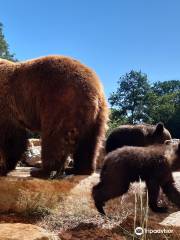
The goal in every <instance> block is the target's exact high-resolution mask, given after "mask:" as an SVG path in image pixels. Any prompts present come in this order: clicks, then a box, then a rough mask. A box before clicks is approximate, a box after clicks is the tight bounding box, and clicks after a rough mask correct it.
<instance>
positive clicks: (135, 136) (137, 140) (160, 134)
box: [105, 123, 171, 153]
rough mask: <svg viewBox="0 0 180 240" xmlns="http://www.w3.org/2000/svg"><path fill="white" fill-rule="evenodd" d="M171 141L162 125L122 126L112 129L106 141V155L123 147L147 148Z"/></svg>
mask: <svg viewBox="0 0 180 240" xmlns="http://www.w3.org/2000/svg"><path fill="white" fill-rule="evenodd" d="M169 139H171V134H170V132H169V131H168V130H167V129H166V128H165V127H164V125H163V123H158V124H157V125H156V126H154V125H150V124H138V125H124V126H120V127H118V128H116V129H114V130H113V131H112V132H111V133H110V135H109V137H108V138H107V140H106V146H105V149H106V153H109V152H111V151H113V150H115V149H117V148H120V147H123V146H142V147H143V146H148V145H153V144H162V143H164V141H165V140H169Z"/></svg>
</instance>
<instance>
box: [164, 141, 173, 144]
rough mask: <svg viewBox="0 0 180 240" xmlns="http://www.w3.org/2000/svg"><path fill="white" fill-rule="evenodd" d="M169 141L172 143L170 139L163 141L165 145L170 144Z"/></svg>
mask: <svg viewBox="0 0 180 240" xmlns="http://www.w3.org/2000/svg"><path fill="white" fill-rule="evenodd" d="M171 143H172V141H171V140H166V141H165V142H164V144H166V145H170V144H171Z"/></svg>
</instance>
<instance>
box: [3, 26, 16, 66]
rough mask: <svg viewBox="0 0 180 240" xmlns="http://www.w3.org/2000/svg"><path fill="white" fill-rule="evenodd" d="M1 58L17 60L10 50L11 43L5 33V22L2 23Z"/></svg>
mask: <svg viewBox="0 0 180 240" xmlns="http://www.w3.org/2000/svg"><path fill="white" fill-rule="evenodd" d="M0 58H4V59H7V60H11V61H16V59H15V58H14V54H11V53H10V51H9V45H8V43H7V41H6V39H5V37H4V34H3V24H2V23H0Z"/></svg>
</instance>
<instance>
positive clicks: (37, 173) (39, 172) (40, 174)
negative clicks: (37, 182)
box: [30, 168, 50, 179]
mask: <svg viewBox="0 0 180 240" xmlns="http://www.w3.org/2000/svg"><path fill="white" fill-rule="evenodd" d="M30 174H31V176H32V177H35V178H44V179H47V178H50V172H47V171H44V170H43V169H37V168H33V169H32V170H31V172H30Z"/></svg>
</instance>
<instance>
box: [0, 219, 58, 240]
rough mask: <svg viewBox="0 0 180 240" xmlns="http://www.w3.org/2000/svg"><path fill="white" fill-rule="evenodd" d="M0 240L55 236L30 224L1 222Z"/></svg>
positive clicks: (47, 239) (44, 239)
mask: <svg viewBox="0 0 180 240" xmlns="http://www.w3.org/2000/svg"><path fill="white" fill-rule="evenodd" d="M56 239H57V238H56ZM0 240H55V236H53V235H52V234H50V233H48V232H47V231H45V230H44V229H43V228H40V227H37V226H34V225H31V224H23V223H1V224H0Z"/></svg>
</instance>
